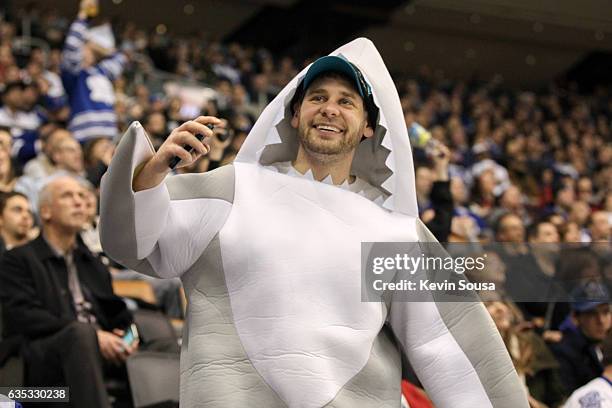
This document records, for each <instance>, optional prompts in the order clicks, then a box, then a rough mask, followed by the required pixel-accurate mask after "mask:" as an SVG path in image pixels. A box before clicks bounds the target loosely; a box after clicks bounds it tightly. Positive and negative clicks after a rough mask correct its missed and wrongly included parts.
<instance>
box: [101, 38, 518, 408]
mask: <svg viewBox="0 0 612 408" xmlns="http://www.w3.org/2000/svg"><path fill="white" fill-rule="evenodd" d="M331 55H334V56H339V57H341V58H342V61H345V60H348V61H350V62H351V63H352V64H354V65H350V66H351V67H353V68H347V67H348V63H346V62H344V65H346V67H344V68H340V69H339V70H340V71H345V76H347V75H346V72H349V75H348V76H347V78H345V79H344V81H345V82H344V83H345V85H346V84H350V85H346V86H351V87H352V88H353V89H355V92H356V91H359V95H360V96H361V97H363V98H364V100H365V98H366V96H369V95H364V94H362V92H364V90H365V89H367V91H365V92H370V90H371V95H372V96H373V101H374V102H375V104H376V106H377V107H378V108H379V113H378V121H377V122H376V123H374V125H375V131H373V129H371V130H368V129H367V126H366V125H365V119H363V118H364V116H365V113H361V115H362V116H361V122H362V124H363V126H362V128H360V129H358V130H361V131H364V132H363V135H364V136H365V138H364V140H363V141H362V142H361V143H359V146H358V147H357V151H356V152H355V155H354V158H353V162H352V164H353V165H352V169H351V173H350V174H351V175H353V176H354V177H350V180H348V179H347V180H348V181H345V179H341V180H336V179H335V178H333V177H332V176H333V173H331V175H330V176H329V177H327V178H323V177H320V174H319V175H317V174H316V171H315V172H312V171H308V172H306V171H299V169H298V168H297V167H296V168H294V166H293V165H292V161H294V162H293V163H294V165H296V163H297V161H298V160H296V156H297V155H298V154H302V153H304V149H303V148H302V147H298V146H299V145H300V142H299V141H298V136H297V130H296V128H300V131H302V130H305V131H307V132H308V131H313V132H314V128H315V127H314V126H313V127H311V128H310V129H301V128H302V125H303V123H302V124H300V123H298V122H299V120H300V118H301V117H302V116H301V115H302V114H301V113H300V112H299V109H300V108H303V107H304V104H302V105H301V106H298V107H297V109H298V112H296V113H295V114H293V113H292V109H291V106H290V101H291V100H292V97H293V96H294V94H295V92H296V89H297V88H298V86H299V85H300V84H301V83H302V81H303V80H304V78H305V77H306V76H307V71H308V68H307V69H304V70H303V71H302V72H301V73H300V74H299V75H298V76H297V77H296V78H294V79H293V80H292V81H291V82H290V83H289V84H288V85H287V86H286V87H285V89H283V90H282V91H281V92H280V94H279V95H278V96H277V97H276V98H275V99H274V101H272V102H271V103H270V105H269V106H268V107H267V108H266V109H265V110H264V112H263V113H262V114H261V117H260V118H259V120H258V121H257V123H256V124H255V126H254V127H253V130H252V131H251V133H250V134H249V137H248V138H247V139H246V141H245V143H244V145H243V147H242V149H241V150H240V152H239V154H238V157H237V158H236V160H235V162H234V164H233V165H231V166H225V167H221V168H219V169H216V170H214V171H212V172H209V173H204V174H189V175H181V176H173V177H168V178H166V179H165V181H164V182H161V180H163V177H162V178H161V179H160V182H158V183H157V184H153V185H152V186H150V188H145V189H143V188H135V190H136V191H137V192H134V189H133V184H132V182H133V177H135V178H134V180H136V179H137V178H138V174H139V171H140V170H141V168H142V167H143V166H144V165H145V164H146V163H149V162H151V161H152V158H153V157H154V156H156V155H159V154H160V152H161V151H162V150H163V149H164V147H163V146H162V148H160V150H159V151H158V152H157V153H156V152H155V151H154V150H153V148H152V147H151V143H150V141H149V140H148V138H147V136H146V134H145V132H144V131H143V129H142V127H141V126H140V124H138V123H134V124H132V126H131V127H130V128H129V130H128V131H127V132H126V134H125V136H124V137H123V139H122V140H121V142H120V144H119V146H118V149H117V152H116V154H115V157H114V158H113V161H112V164H111V166H110V168H109V171H108V173H107V174H106V175H105V178H104V180H103V183H102V201H101V231H102V243H103V246H104V248H105V250H106V251H107V253H108V254H109V255H110V256H111V257H113V258H114V259H116V260H117V261H119V262H121V263H123V264H124V265H126V266H128V267H131V268H133V269H136V270H138V271H141V272H143V273H146V274H149V275H153V276H159V277H162V278H171V277H176V276H180V277H181V279H182V281H183V284H184V286H185V291H186V294H187V297H188V299H189V307H188V312H187V317H186V325H185V330H184V333H183V345H182V351H181V401H180V403H181V406H182V407H223V408H227V407H242V406H248V407H265V408H276V407H279V408H280V407H291V408H294V407H304V408H315V407H335V408H349V407H350V408H354V407H360V408H364V407H365V408H369V407H372V408H381V407H399V406H400V393H401V391H400V380H401V358H400V357H401V356H400V353H405V354H406V356H407V357H408V359H409V361H410V362H411V364H412V366H413V368H414V370H415V371H416V373H417V375H418V376H419V379H420V380H421V382H422V383H423V385H424V387H425V389H426V391H427V393H428V395H429V396H430V397H431V399H432V400H433V402H434V403H435V404H436V406H437V407H438V408H445V407H452V408H462V407H465V408H484V407H496V408H497V407H504V408H506V407H507V408H521V407H525V408H526V407H527V406H528V405H527V400H526V397H525V391H524V388H523V387H522V386H521V384H520V382H519V379H518V376H517V375H516V373H515V371H514V368H513V366H512V363H511V361H510V358H509V357H508V355H507V353H506V350H505V347H504V345H503V343H502V340H501V337H500V336H499V335H498V334H497V331H496V329H495V326H494V324H493V323H492V321H491V319H490V318H489V316H488V314H487V312H486V311H485V309H484V307H483V306H482V305H481V304H480V303H467V302H465V303H438V302H434V301H431V302H422V303H416V302H412V303H406V302H390V303H385V302H362V301H361V269H360V260H361V256H360V250H361V242H383V241H396V242H417V241H422V242H424V241H435V239H434V238H433V236H431V234H429V232H428V231H427V229H426V228H425V227H424V225H423V224H422V223H421V221H420V220H419V219H418V213H417V205H416V195H415V188H414V169H413V164H412V154H411V150H410V145H409V141H408V136H407V131H406V126H405V123H404V118H403V114H402V109H401V107H400V103H399V98H398V95H397V92H396V90H395V86H394V84H393V81H392V79H391V76H390V75H389V73H388V71H387V69H386V67H385V65H384V63H383V60H382V58H381V57H380V55H379V53H378V51H377V50H376V48H375V47H374V45H373V44H372V42H371V41H369V40H367V39H363V38H360V39H357V40H354V41H352V42H351V43H349V44H347V45H345V46H343V47H341V48H339V49H338V50H336V51H335V52H333V53H332V54H331ZM329 61H330V60H329V59H327V62H326V63H325V64H323V66H322V65H321V64H320V63H315V64H314V65H313V67H314V66H316V67H317V68H316V70H314V71H311V72H310V73H311V75H310V76H311V77H313V76H315V74H317V73H318V72H319V71H321V72H322V71H325V70H326V69H327V68H325V67H326V66H327V67H328V68H329V64H330V62H329ZM326 64H327V65H326ZM334 64H335V65H336V66H341V65H343V63H342V62H338V61H337V59H336V61H335V62H334V61H332V63H331V65H334ZM330 69H332V70H333V69H334V68H330ZM327 70H329V69H327ZM351 70H354V75H351V74H350V72H351ZM359 71H360V72H359ZM361 75H363V77H365V81H366V83H365V84H364V83H360V82H359V81H360V80H361V79H362V78H363V77H361ZM315 79H316V78H315ZM313 80H314V79H313V78H311V80H310V81H309V84H308V86H310V85H311V84H313V83H314V82H316V80H314V82H313ZM338 81H339V80H338ZM308 92H310V90H309V91H308ZM349 93H350V92H349ZM333 97H334V98H335V96H333ZM317 98H319V97H315V99H312V100H313V101H315V102H316V103H319V102H320V103H321V106H323V105H329V106H326V107H321V108H320V109H321V112H319V113H317V115H319V116H317V117H320V118H324V120H327V121H330V122H331V121H332V119H333V120H335V119H334V118H332V117H334V116H335V115H336V113H334V112H332V111H333V110H341V109H345V107H344V106H342V107H339V105H336V103H338V104H345V103H346V104H352V106H351V109H352V108H353V107H355V109H357V107H356V105H357V104H361V103H362V102H363V100H361V99H359V96H358V97H357V98H356V99H359V100H356V99H353V100H351V101H348V102H346V101H345V99H338V100H336V99H334V100H333V101H332V98H331V97H330V98H329V99H326V98H328V96H323V97H320V99H317ZM349 99H350V97H349ZM308 100H309V101H310V100H311V99H310V97H308ZM331 105H334V106H331ZM330 106H331V107H330ZM360 106H361V105H360ZM360 109H363V110H365V108H364V107H361V108H360ZM330 118H332V119H330ZM369 119H372V118H371V117H370V118H369ZM214 120H216V119H214ZM205 121H206V120H203V122H202V123H204V122H205ZM213 122H214V121H213V119H210V123H213ZM215 123H217V122H215ZM333 123H342V122H333ZM185 126H192V128H191V129H193V126H195V125H193V123H192V124H191V125H188V124H185ZM199 126H202V125H199ZM347 126H348V125H347ZM183 129H185V128H183ZM316 130H317V132H319V133H316V134H318V135H320V136H319V137H321V138H332V137H335V136H333V135H331V134H330V132H334V131H338V130H339V129H333V127H332V129H324V128H319V127H316ZM340 130H342V129H340ZM207 132H208V133H207ZM193 133H195V131H193ZM200 133H206V134H207V135H210V132H209V131H208V129H205V131H200ZM173 134H174V132H173ZM359 137H360V138H361V136H359ZM170 138H173V136H172V135H171V136H170V137H169V138H168V140H170ZM174 140H178V139H174ZM193 140H196V139H195V137H193ZM167 143H168V142H167ZM202 146H204V145H202ZM177 147H178V146H177ZM203 152H205V151H200V153H203ZM298 152H301V153H298ZM183 157H184V155H183ZM187 160H189V156H187ZM347 170H348V168H347ZM313 173H314V177H313ZM164 174H165V173H164ZM345 178H346V176H345ZM317 180H321V181H317ZM134 187H135V184H134Z"/></svg>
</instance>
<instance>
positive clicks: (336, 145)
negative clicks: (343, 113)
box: [298, 124, 361, 163]
mask: <svg viewBox="0 0 612 408" xmlns="http://www.w3.org/2000/svg"><path fill="white" fill-rule="evenodd" d="M316 131H317V130H316V129H314V128H313V127H311V126H310V125H308V124H300V127H299V129H298V139H299V142H300V145H301V146H302V147H303V148H304V150H305V151H306V152H308V154H309V155H310V156H311V157H313V158H315V159H316V160H317V161H319V162H322V163H330V162H335V161H337V160H340V159H342V158H344V157H346V155H348V154H350V153H351V152H352V151H354V150H355V148H356V147H357V145H358V144H359V141H360V140H361V138H360V137H358V136H357V135H355V134H353V135H351V134H349V133H348V130H346V131H345V132H344V133H343V134H342V137H341V138H334V139H330V140H324V139H322V138H320V137H318V136H317V135H316V133H315V132H316Z"/></svg>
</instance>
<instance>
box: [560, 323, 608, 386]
mask: <svg viewBox="0 0 612 408" xmlns="http://www.w3.org/2000/svg"><path fill="white" fill-rule="evenodd" d="M551 349H552V351H553V353H554V354H555V357H557V360H558V361H559V364H560V365H561V380H562V382H563V385H564V386H565V390H566V392H567V393H568V394H570V393H571V392H573V391H574V390H576V388H578V387H582V386H583V385H584V384H586V383H588V382H589V381H591V380H592V379H594V378H597V377H599V376H600V375H601V373H602V372H603V365H602V364H601V362H600V361H599V359H598V358H597V353H596V352H595V344H594V343H593V342H590V341H589V340H588V339H587V338H586V337H585V335H584V334H582V332H581V331H580V330H579V329H567V330H563V339H562V340H561V341H560V342H559V343H556V344H552V345H551Z"/></svg>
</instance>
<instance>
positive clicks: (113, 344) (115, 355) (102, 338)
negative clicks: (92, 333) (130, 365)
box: [96, 330, 138, 364]
mask: <svg viewBox="0 0 612 408" xmlns="http://www.w3.org/2000/svg"><path fill="white" fill-rule="evenodd" d="M115 333H117V332H115ZM115 333H111V332H107V331H104V330H98V331H96V334H97V335H98V345H99V346H100V352H101V353H102V356H103V357H104V359H106V360H108V361H110V362H112V363H114V364H121V363H123V362H125V360H126V359H127V358H128V357H129V356H130V355H131V354H132V353H134V351H136V349H137V348H138V343H137V342H134V344H132V345H131V346H130V345H129V344H126V343H125V342H124V341H123V340H122V339H121V337H120V336H118V335H117V334H115Z"/></svg>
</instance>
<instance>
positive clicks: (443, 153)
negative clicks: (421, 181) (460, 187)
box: [431, 142, 451, 181]
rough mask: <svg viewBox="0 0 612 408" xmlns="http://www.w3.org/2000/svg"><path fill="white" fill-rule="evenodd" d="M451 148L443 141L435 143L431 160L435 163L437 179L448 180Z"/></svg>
mask: <svg viewBox="0 0 612 408" xmlns="http://www.w3.org/2000/svg"><path fill="white" fill-rule="evenodd" d="M450 157H451V154H450V150H448V147H446V146H445V145H444V144H443V143H442V142H438V143H436V144H435V145H434V147H433V149H432V151H431V160H432V161H433V164H434V174H435V177H436V181H448V163H449V162H450Z"/></svg>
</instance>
